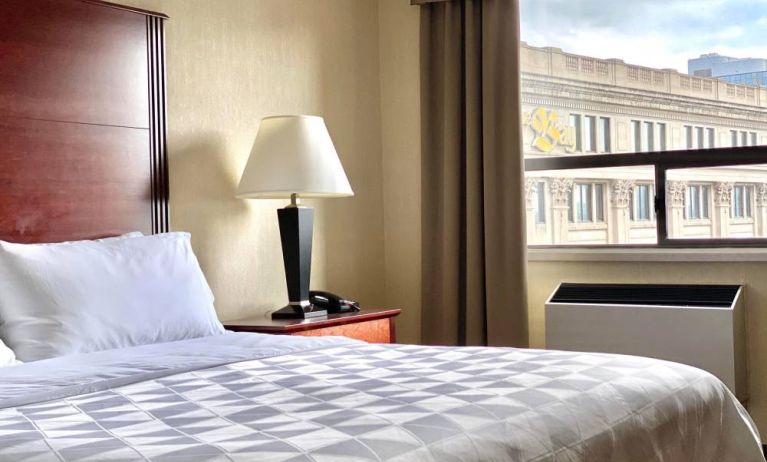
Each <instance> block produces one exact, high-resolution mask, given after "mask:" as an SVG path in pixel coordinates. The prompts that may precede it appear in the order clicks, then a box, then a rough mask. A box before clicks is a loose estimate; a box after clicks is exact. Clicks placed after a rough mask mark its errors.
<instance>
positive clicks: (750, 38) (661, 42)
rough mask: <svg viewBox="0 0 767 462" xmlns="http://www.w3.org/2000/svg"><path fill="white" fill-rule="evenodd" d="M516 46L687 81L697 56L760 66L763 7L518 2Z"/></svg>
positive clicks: (762, 2)
mask: <svg viewBox="0 0 767 462" xmlns="http://www.w3.org/2000/svg"><path fill="white" fill-rule="evenodd" d="M520 8H521V16H522V17H521V27H522V30H521V33H522V40H524V41H526V42H527V43H528V44H529V45H533V46H554V47H559V48H561V49H563V50H564V51H566V52H569V53H575V54H580V55H586V56H593V57H596V58H602V59H607V58H618V59H622V60H624V61H625V62H626V63H629V64H637V65H642V66H648V67H654V68H661V69H662V68H671V69H676V70H677V71H679V72H682V73H687V60H688V59H689V58H696V57H698V56H700V55H701V54H703V53H712V52H713V53H719V54H722V55H727V56H734V57H737V58H748V57H753V58H765V59H767V0H520Z"/></svg>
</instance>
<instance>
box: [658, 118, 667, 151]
mask: <svg viewBox="0 0 767 462" xmlns="http://www.w3.org/2000/svg"><path fill="white" fill-rule="evenodd" d="M658 149H660V150H661V151H665V150H666V124H665V123H660V122H659V123H658Z"/></svg>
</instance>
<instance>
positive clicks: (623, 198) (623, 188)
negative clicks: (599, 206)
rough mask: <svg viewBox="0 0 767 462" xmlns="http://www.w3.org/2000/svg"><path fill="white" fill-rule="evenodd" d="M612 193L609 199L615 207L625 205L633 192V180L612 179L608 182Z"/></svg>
mask: <svg viewBox="0 0 767 462" xmlns="http://www.w3.org/2000/svg"><path fill="white" fill-rule="evenodd" d="M610 186H611V187H612V191H611V192H612V194H611V196H610V200H611V202H612V204H613V205H614V206H616V207H627V206H628V205H629V202H630V201H631V195H632V194H633V193H634V182H633V181H632V180H613V181H611V182H610Z"/></svg>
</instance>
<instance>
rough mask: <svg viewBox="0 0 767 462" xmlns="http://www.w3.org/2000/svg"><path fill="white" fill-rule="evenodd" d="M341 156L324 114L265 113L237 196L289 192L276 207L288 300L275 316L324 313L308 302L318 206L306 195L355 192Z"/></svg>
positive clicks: (273, 195)
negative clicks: (306, 203) (307, 201)
mask: <svg viewBox="0 0 767 462" xmlns="http://www.w3.org/2000/svg"><path fill="white" fill-rule="evenodd" d="M353 195H354V192H353V191H352V188H351V186H350V185H349V180H348V179H347V178H346V173H345V172H344V168H343V166H341V161H340V160H339V159H338V154H337V153H336V149H335V147H334V146H333V141H332V140H331V139H330V134H329V133H328V129H327V127H325V121H324V120H323V119H322V117H316V116H308V115H289V116H276V117H265V118H264V119H262V120H261V125H260V126H259V127H258V133H257V134H256V140H255V141H254V142H253V148H252V149H251V151H250V157H249V158H248V163H247V164H246V166H245V171H244V172H243V174H242V179H241V180H240V186H239V188H238V190H237V197H239V198H248V199H279V198H290V204H289V205H288V206H286V207H285V208H281V209H278V210H277V218H278V220H279V223H280V239H281V241H282V258H283V261H284V263H285V279H286V281H287V285H288V299H289V303H288V305H287V306H285V307H284V308H282V309H280V310H278V311H275V312H274V313H272V318H273V319H302V318H313V317H319V316H326V315H327V312H326V311H325V310H320V309H317V308H315V307H314V306H312V304H311V303H310V302H309V278H310V275H311V266H312V231H313V226H314V210H313V209H312V208H309V207H304V206H301V205H300V202H299V199H300V198H302V197H308V198H312V197H346V196H353Z"/></svg>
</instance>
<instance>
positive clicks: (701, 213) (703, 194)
mask: <svg viewBox="0 0 767 462" xmlns="http://www.w3.org/2000/svg"><path fill="white" fill-rule="evenodd" d="M710 191H711V187H710V186H709V185H702V184H695V185H689V186H688V187H687V195H686V197H685V218H686V219H688V220H705V219H708V217H709V213H708V202H709V201H708V196H709V194H710Z"/></svg>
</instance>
